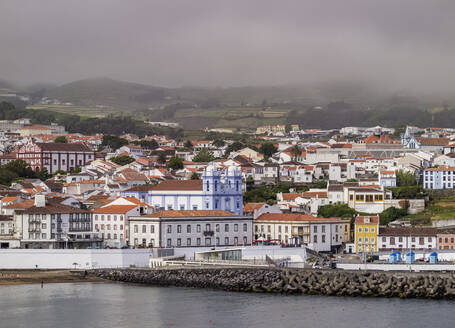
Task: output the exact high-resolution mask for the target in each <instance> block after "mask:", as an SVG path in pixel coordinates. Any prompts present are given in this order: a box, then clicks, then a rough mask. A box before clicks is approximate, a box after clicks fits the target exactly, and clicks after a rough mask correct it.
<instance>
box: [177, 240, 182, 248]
mask: <svg viewBox="0 0 455 328" xmlns="http://www.w3.org/2000/svg"><path fill="white" fill-rule="evenodd" d="M180 246H182V240H181V239H180V238H177V247H180Z"/></svg>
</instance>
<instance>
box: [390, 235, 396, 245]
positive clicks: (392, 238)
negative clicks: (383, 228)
mask: <svg viewBox="0 0 455 328" xmlns="http://www.w3.org/2000/svg"><path fill="white" fill-rule="evenodd" d="M390 245H395V237H390Z"/></svg>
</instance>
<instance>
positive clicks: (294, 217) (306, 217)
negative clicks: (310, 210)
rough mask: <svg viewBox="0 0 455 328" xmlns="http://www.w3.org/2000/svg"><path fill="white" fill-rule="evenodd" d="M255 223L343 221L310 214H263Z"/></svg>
mask: <svg viewBox="0 0 455 328" xmlns="http://www.w3.org/2000/svg"><path fill="white" fill-rule="evenodd" d="M255 221H308V222H329V221H330V222H332V221H345V220H342V219H341V218H318V217H315V216H313V215H311V214H298V213H264V214H261V215H260V216H259V217H257V218H256V220H255Z"/></svg>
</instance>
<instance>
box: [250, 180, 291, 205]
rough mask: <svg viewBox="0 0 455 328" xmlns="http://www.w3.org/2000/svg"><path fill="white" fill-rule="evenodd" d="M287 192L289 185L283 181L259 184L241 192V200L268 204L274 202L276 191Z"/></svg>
mask: <svg viewBox="0 0 455 328" xmlns="http://www.w3.org/2000/svg"><path fill="white" fill-rule="evenodd" d="M280 192H283V193H288V192H289V185H288V184H285V183H279V184H277V185H274V186H273V187H270V186H260V187H254V188H253V189H251V190H248V191H246V192H244V193H243V202H244V203H267V204H269V205H272V204H275V203H276V194H277V193H280Z"/></svg>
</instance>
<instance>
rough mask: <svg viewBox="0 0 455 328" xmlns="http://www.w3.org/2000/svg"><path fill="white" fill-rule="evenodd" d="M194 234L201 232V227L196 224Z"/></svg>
mask: <svg viewBox="0 0 455 328" xmlns="http://www.w3.org/2000/svg"><path fill="white" fill-rule="evenodd" d="M196 232H201V225H200V224H198V225H197V226H196Z"/></svg>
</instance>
